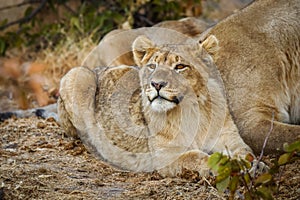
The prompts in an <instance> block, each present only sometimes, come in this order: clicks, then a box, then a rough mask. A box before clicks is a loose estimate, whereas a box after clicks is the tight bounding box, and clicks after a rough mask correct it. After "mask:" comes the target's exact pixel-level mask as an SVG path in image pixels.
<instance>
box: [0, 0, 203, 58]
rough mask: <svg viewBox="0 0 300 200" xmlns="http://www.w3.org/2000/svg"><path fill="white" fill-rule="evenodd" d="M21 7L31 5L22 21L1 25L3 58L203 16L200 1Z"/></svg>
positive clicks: (33, 0) (40, 1) (51, 2)
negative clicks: (18, 49)
mask: <svg viewBox="0 0 300 200" xmlns="http://www.w3.org/2000/svg"><path fill="white" fill-rule="evenodd" d="M22 4H28V5H29V7H28V8H27V9H26V11H25V13H24V17H23V18H21V19H18V20H17V21H13V22H8V20H3V21H2V22H0V31H1V34H0V54H1V55H2V56H3V55H5V52H6V51H7V49H10V48H14V47H21V46H26V47H30V48H32V50H34V51H39V50H41V49H44V48H47V47H53V46H55V45H57V44H59V43H61V42H62V41H64V40H65V39H66V37H72V38H73V39H74V41H78V40H80V39H81V38H84V37H87V36H90V35H92V39H93V41H94V42H98V41H99V40H100V39H101V38H102V37H103V36H104V35H105V34H106V33H108V32H109V31H111V30H113V29H116V28H137V27H142V26H152V25H153V24H155V23H157V22H160V21H163V20H171V19H179V18H182V17H186V16H199V15H200V14H201V0H181V1H180V0H152V1H150V0H129V1H127V0H101V1H97V0H81V1H78V0H77V1H76V0H27V1H24V2H23V3H22ZM74 5H75V6H74ZM16 6H20V5H16ZM3 9H5V8H0V10H3ZM62 9H63V14H62V16H59V14H61V13H60V11H61V10H62ZM48 15H52V16H55V17H56V19H55V21H49V19H48V17H47V16H48ZM12 26H14V28H13V29H12V28H11V27H12Z"/></svg>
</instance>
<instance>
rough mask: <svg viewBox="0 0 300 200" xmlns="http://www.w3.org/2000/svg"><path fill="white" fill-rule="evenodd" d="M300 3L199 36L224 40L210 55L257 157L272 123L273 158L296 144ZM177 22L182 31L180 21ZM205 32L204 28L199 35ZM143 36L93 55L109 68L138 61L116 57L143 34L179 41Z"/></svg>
mask: <svg viewBox="0 0 300 200" xmlns="http://www.w3.org/2000/svg"><path fill="white" fill-rule="evenodd" d="M299 5H300V2H299V0H287V1H286V0H258V1H256V2H254V3H252V4H251V5H249V6H248V7H246V8H244V9H243V10H241V11H239V12H237V13H236V14H233V15H232V16H230V17H228V18H226V19H225V20H223V21H221V22H220V23H218V24H217V25H216V26H214V27H212V28H211V29H210V30H208V31H205V33H204V34H202V35H201V36H199V39H200V40H203V38H205V37H207V36H208V35H215V36H216V37H217V39H218V40H219V49H212V52H211V53H212V55H213V59H214V62H215V64H216V66H217V68H218V70H219V72H220V74H221V76H222V79H223V81H224V84H225V89H226V95H227V99H228V101H229V107H230V112H231V114H232V116H233V119H234V121H235V123H236V124H237V126H238V129H239V132H240V134H241V136H242V137H243V139H244V140H245V141H246V143H247V144H249V145H250V147H251V148H252V149H253V150H254V151H255V153H257V154H259V153H260V152H261V150H262V148H263V142H264V140H265V138H266V137H267V134H268V133H269V132H270V129H271V124H272V123H273V125H274V127H273V129H272V133H271V134H270V137H269V139H268V143H267V146H266V149H265V151H266V152H267V153H268V154H273V153H278V151H277V150H278V149H282V146H283V144H284V143H286V142H288V143H290V142H293V141H294V140H296V139H297V137H299V134H300V127H299V124H300V87H299V80H300V71H299V70H300V69H299V66H300V61H299V57H300V56H299V51H300V50H299V49H300V47H299V46H300V44H299V43H300V42H299V40H300V39H299V37H300V36H299V35H300V33H299V32H300V25H299V18H300V16H299V12H300V11H299ZM172 23H173V24H172V27H176V22H172ZM177 23H178V27H181V25H180V22H177ZM167 24H168V23H167ZM192 24H193V23H192ZM179 31H180V28H179ZM193 31H194V30H193ZM203 31H204V30H200V29H199V33H201V32H203ZM131 32H133V33H135V30H132V31H128V32H126V34H127V35H132V34H133V33H131ZM138 32H139V34H137V35H134V34H133V35H134V37H133V38H131V39H129V40H128V43H127V42H125V43H122V44H124V45H125V46H126V45H127V46H126V47H124V45H120V46H122V48H120V46H118V44H119V43H120V41H122V42H123V41H124V39H125V40H126V37H124V35H122V34H121V35H118V34H116V35H114V37H110V36H112V35H113V34H111V35H109V37H107V38H106V39H107V40H105V41H104V42H103V43H100V45H99V48H98V49H97V50H95V52H94V53H95V54H94V55H95V56H98V57H97V58H99V56H100V57H101V59H100V60H101V61H103V62H102V64H103V65H104V66H107V65H109V64H111V63H113V64H115V63H117V64H128V63H129V64H130V65H131V64H132V63H134V62H133V56H132V54H131V52H130V53H129V54H127V55H126V56H125V57H126V61H124V60H122V59H119V58H118V56H116V55H117V54H118V55H122V53H124V52H128V48H129V47H130V46H131V43H132V41H133V39H135V38H136V37H137V36H138V35H140V34H143V32H144V33H145V35H147V36H148V37H150V38H151V40H153V38H155V39H156V42H157V41H158V42H159V41H164V40H166V39H168V37H169V36H170V35H172V37H174V36H173V34H165V33H164V32H163V31H157V32H158V34H154V32H153V30H151V28H143V29H139V30H138ZM180 32H183V31H180ZM185 34H186V33H185ZM187 35H188V34H187ZM192 37H198V35H194V36H192ZM175 40H177V38H176V35H175ZM178 40H179V39H178ZM114 41H117V42H116V43H114ZM106 43H107V44H111V43H112V44H114V45H115V46H110V47H111V48H110V54H111V55H113V57H112V56H105V55H104V56H101V55H102V53H103V52H104V51H105V50H104V49H105V48H106V49H107V47H108V46H107V45H106ZM175 43H176V42H175ZM102 44H103V45H102ZM215 47H216V46H215ZM123 48H125V50H124V49H123ZM122 49H123V50H124V51H123V50H122ZM111 52H116V54H114V53H111ZM120 53H121V54H120ZM91 55H92V54H91ZM121 57H122V58H124V57H123V56H121ZM121 57H120V58H121ZM90 58H92V57H90ZM115 58H117V59H115ZM89 61H93V59H87V60H86V62H85V64H86V65H87V66H94V65H93V62H89ZM115 61H116V62H115ZM273 114H274V121H273V122H272V115H273Z"/></svg>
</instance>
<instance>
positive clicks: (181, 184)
mask: <svg viewBox="0 0 300 200" xmlns="http://www.w3.org/2000/svg"><path fill="white" fill-rule="evenodd" d="M0 142H1V144H0V145H1V146H0V147H1V148H0V199H226V197H225V195H224V194H219V193H218V192H217V191H216V189H215V188H214V187H213V186H212V185H211V184H210V182H209V180H206V179H201V178H199V177H198V176H195V175H194V174H186V176H185V177H184V178H162V177H160V176H159V175H158V174H157V173H155V172H154V173H133V172H122V171H120V170H117V169H115V168H113V167H110V166H108V165H107V164H105V163H103V162H102V161H99V160H97V159H96V158H94V157H93V156H92V155H91V154H89V153H88V152H87V151H86V149H85V148H84V146H83V145H82V144H81V142H80V141H75V140H74V139H72V138H67V137H65V136H64V131H63V130H62V129H61V128H60V127H59V125H58V124H57V123H56V122H55V121H53V120H49V119H48V120H43V119H38V118H29V119H9V120H6V121H5V122H2V123H0ZM299 169H300V162H296V163H293V164H290V165H288V166H287V167H286V168H285V169H284V170H283V174H282V178H281V179H282V182H281V184H280V185H281V186H280V188H279V194H278V196H277V197H276V199H295V200H296V199H299V197H300V189H299V188H300V173H299V171H300V170H299Z"/></svg>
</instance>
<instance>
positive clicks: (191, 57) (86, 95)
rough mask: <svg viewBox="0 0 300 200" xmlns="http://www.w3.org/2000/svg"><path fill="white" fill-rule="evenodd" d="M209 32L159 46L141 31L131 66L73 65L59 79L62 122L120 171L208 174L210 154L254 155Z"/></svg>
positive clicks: (93, 150) (134, 46)
mask: <svg viewBox="0 0 300 200" xmlns="http://www.w3.org/2000/svg"><path fill="white" fill-rule="evenodd" d="M216 46H217V40H216V38H215V37H214V36H211V37H208V38H207V39H206V40H205V41H204V42H203V43H202V44H201V46H200V44H199V43H198V42H196V41H194V40H186V42H185V43H181V44H168V43H166V44H163V45H160V46H157V45H155V44H153V42H152V41H151V40H149V39H148V38H147V37H146V36H139V37H138V38H137V39H136V40H135V41H134V43H133V50H132V51H133V56H134V60H135V62H136V65H137V67H131V66H126V65H123V66H118V67H110V68H105V69H103V68H97V69H95V70H91V69H89V68H87V67H78V68H74V69H72V70H71V71H70V72H68V73H67V74H66V75H65V76H64V77H63V79H62V80H61V87H60V99H59V101H58V113H59V118H60V121H61V124H62V126H63V127H64V128H65V129H66V130H67V131H70V134H71V135H76V134H78V136H79V137H80V139H81V140H82V141H83V142H84V144H85V146H86V147H87V148H88V149H89V150H90V151H91V152H93V153H94V154H95V155H97V156H98V157H100V158H101V159H102V160H105V161H107V162H109V163H111V164H112V165H114V166H117V167H119V168H121V169H125V170H133V171H153V170H158V171H159V172H160V173H161V174H162V175H164V176H176V175H179V174H181V173H182V170H183V169H188V170H195V171H197V172H199V173H200V174H201V175H203V176H205V175H207V174H208V167H207V164H206V163H207V159H208V157H209V155H210V154H211V153H213V152H224V153H229V154H231V155H232V156H238V157H244V156H245V155H247V154H249V153H252V151H251V149H250V148H249V147H248V146H247V145H246V144H245V143H244V142H243V140H242V139H241V137H240V135H239V133H238V130H237V127H236V126H235V124H234V123H233V120H232V118H231V116H230V114H229V111H228V108H227V103H226V99H225V97H224V91H223V87H222V82H221V80H220V78H219V76H218V73H217V71H216V70H215V67H214V64H213V62H212V59H211V57H210V55H209V54H208V53H207V52H206V51H205V50H204V49H203V48H205V49H206V50H208V51H215V50H216Z"/></svg>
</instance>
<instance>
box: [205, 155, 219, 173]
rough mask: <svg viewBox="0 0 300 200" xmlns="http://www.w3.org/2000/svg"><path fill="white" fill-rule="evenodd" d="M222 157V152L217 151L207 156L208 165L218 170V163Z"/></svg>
mask: <svg viewBox="0 0 300 200" xmlns="http://www.w3.org/2000/svg"><path fill="white" fill-rule="evenodd" d="M221 158H222V154H221V153H219V152H216V153H214V154H212V155H211V156H210V157H209V158H208V163H207V164H208V166H209V167H210V168H211V169H213V170H215V171H218V163H219V161H220V160H221Z"/></svg>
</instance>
